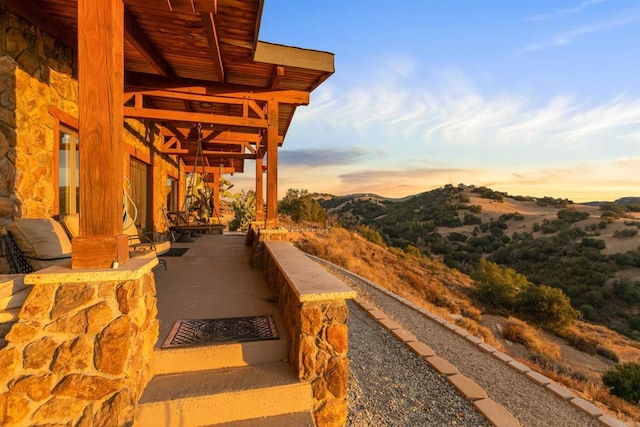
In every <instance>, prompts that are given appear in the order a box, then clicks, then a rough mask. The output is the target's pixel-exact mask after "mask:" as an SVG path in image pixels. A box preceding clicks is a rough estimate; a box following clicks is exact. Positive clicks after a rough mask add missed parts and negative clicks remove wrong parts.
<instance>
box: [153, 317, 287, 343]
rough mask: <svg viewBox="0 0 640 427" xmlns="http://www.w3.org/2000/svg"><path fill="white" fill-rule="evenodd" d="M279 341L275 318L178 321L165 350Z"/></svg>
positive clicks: (165, 341) (166, 341) (168, 338)
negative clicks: (203, 345) (206, 345)
mask: <svg viewBox="0 0 640 427" xmlns="http://www.w3.org/2000/svg"><path fill="white" fill-rule="evenodd" d="M275 339H278V331H277V329H276V323H275V321H274V319H273V316H248V317H231V318H226V319H196V320H178V321H176V323H175V324H174V325H173V328H172V329H171V332H170V333H169V336H168V337H167V339H166V340H164V344H162V348H169V347H190V346H195V345H200V344H227V343H237V342H245V341H263V340H275Z"/></svg>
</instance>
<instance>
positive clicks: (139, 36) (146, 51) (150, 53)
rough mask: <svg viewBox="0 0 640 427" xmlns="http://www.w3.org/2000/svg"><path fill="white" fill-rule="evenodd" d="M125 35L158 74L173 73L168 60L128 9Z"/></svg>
mask: <svg viewBox="0 0 640 427" xmlns="http://www.w3.org/2000/svg"><path fill="white" fill-rule="evenodd" d="M124 37H125V39H126V40H127V41H128V42H129V43H130V44H131V46H133V47H134V49H135V50H136V51H137V52H138V53H139V54H140V55H142V56H143V57H144V58H145V59H146V61H147V62H148V63H149V65H151V66H152V67H153V68H154V69H155V70H156V71H157V72H158V74H160V75H162V76H164V77H170V76H172V75H173V71H172V70H171V67H170V66H169V64H168V63H167V61H165V60H164V58H163V57H162V55H160V52H158V49H156V47H155V46H154V44H153V43H152V42H151V40H149V38H148V37H147V36H146V35H145V34H144V32H143V31H142V30H141V29H140V27H139V26H138V24H137V23H136V19H135V18H134V17H133V15H131V14H130V13H129V12H128V11H126V10H125V11H124Z"/></svg>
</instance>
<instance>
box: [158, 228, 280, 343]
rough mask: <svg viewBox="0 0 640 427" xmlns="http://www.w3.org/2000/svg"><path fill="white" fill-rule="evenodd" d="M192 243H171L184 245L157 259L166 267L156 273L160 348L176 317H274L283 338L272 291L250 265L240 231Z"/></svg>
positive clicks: (204, 236) (258, 271)
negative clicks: (177, 252)
mask: <svg viewBox="0 0 640 427" xmlns="http://www.w3.org/2000/svg"><path fill="white" fill-rule="evenodd" d="M193 240H194V241H193V243H177V242H174V243H172V244H171V247H172V248H188V251H187V252H186V253H185V254H184V255H182V256H180V257H162V259H165V260H166V261H167V270H166V271H165V270H163V269H161V268H159V269H157V270H156V271H155V281H156V288H157V298H158V320H159V322H160V335H159V338H158V342H157V343H156V348H160V347H161V346H162V344H163V342H164V340H165V339H166V337H167V336H168V334H169V333H170V331H171V328H172V327H173V325H174V323H175V322H176V321H177V320H188V319H216V318H228V317H240V316H256V315H273V316H274V318H275V320H276V327H277V329H278V333H279V335H280V338H281V339H287V338H288V337H285V336H283V335H284V334H285V331H286V329H285V327H284V324H283V322H282V318H281V315H280V313H279V310H278V306H277V305H276V304H275V303H273V301H272V298H273V297H274V294H273V293H272V292H271V291H270V290H269V289H268V287H267V284H266V280H265V277H264V273H263V271H262V270H259V269H253V268H252V267H251V265H250V264H249V257H250V253H251V249H250V248H249V247H247V246H245V245H244V240H245V236H244V235H239V234H221V235H220V234H207V235H202V236H200V237H197V238H193Z"/></svg>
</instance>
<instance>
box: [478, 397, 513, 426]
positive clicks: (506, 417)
mask: <svg viewBox="0 0 640 427" xmlns="http://www.w3.org/2000/svg"><path fill="white" fill-rule="evenodd" d="M473 406H475V407H476V409H477V410H478V411H480V412H481V413H482V415H484V416H485V417H486V418H487V420H489V422H490V423H491V424H493V425H494V426H499V427H519V426H520V425H521V424H520V422H519V421H518V420H517V419H516V417H514V416H513V415H512V414H511V412H509V411H508V410H507V409H506V408H505V407H504V406H502V405H500V404H498V403H496V402H495V401H493V400H491V399H481V400H476V401H475V402H473Z"/></svg>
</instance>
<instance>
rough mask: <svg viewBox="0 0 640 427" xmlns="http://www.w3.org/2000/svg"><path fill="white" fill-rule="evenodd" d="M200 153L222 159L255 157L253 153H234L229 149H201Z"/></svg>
mask: <svg viewBox="0 0 640 427" xmlns="http://www.w3.org/2000/svg"><path fill="white" fill-rule="evenodd" d="M202 154H203V155H204V156H207V157H222V158H224V159H255V158H256V156H255V155H254V154H247V153H234V152H230V151H212V150H202Z"/></svg>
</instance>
